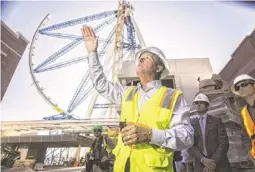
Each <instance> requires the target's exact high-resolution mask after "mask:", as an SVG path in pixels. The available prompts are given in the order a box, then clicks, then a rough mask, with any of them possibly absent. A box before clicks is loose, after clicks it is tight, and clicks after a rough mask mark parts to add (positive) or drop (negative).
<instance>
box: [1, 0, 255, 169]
mask: <svg viewBox="0 0 255 172" xmlns="http://www.w3.org/2000/svg"><path fill="white" fill-rule="evenodd" d="M116 4H117V10H114V11H105V12H101V13H98V14H93V15H90V16H86V17H81V18H77V19H72V20H69V21H61V22H59V23H56V24H53V25H50V26H49V25H48V21H49V20H50V14H47V15H46V16H45V18H43V19H42V21H41V22H39V23H38V28H37V29H36V31H35V33H34V36H33V39H32V40H30V45H29V46H30V47H29V70H30V73H29V75H31V78H32V80H33V86H34V87H35V88H36V90H37V91H38V93H39V95H40V96H41V97H42V98H43V99H44V100H45V101H46V102H47V103H48V104H49V106H51V107H52V108H53V109H54V111H55V112H56V114H57V115H53V116H48V117H45V118H43V119H41V120H33V121H3V122H1V164H2V165H1V167H2V171H18V170H20V171H84V170H85V166H84V163H85V154H86V153H87V152H88V151H89V147H90V146H91V144H92V142H93V140H94V135H93V126H94V125H96V124H99V125H101V126H102V127H103V135H107V136H108V137H110V138H111V139H112V140H113V142H114V143H116V140H117V137H118V134H119V122H120V117H119V113H120V112H119V110H118V109H117V107H116V106H115V105H114V104H112V103H111V102H109V101H107V100H102V98H100V97H99V94H98V93H97V91H95V90H94V89H93V86H92V84H91V83H89V74H88V71H86V72H84V75H83V78H81V81H80V83H79V85H78V88H77V90H76V91H75V92H74V94H73V97H72V99H71V101H70V103H69V105H68V107H60V106H59V105H58V104H57V102H54V99H52V98H51V97H50V96H49V95H47V93H46V92H45V91H44V88H43V87H42V85H41V82H40V81H39V80H38V76H40V75H41V74H42V73H43V72H49V71H53V70H58V69H61V68H65V67H67V66H71V65H75V64H78V63H82V62H86V61H87V57H88V56H87V55H86V56H81V57H78V58H74V59H71V60H70V59H69V60H66V61H62V62H58V61H56V60H57V59H59V58H61V57H62V56H64V54H66V53H67V52H70V51H72V49H74V48H75V47H76V46H77V45H79V44H81V43H82V42H83V38H82V36H79V35H71V34H64V33H60V32H59V30H60V29H64V28H69V27H72V26H75V25H80V26H81V25H83V24H85V23H89V22H94V23H93V29H94V30H95V32H96V33H98V34H100V31H101V30H104V29H105V28H107V29H105V32H108V31H109V32H108V36H107V37H106V38H105V39H101V37H100V38H99V59H101V60H102V57H104V60H103V61H101V63H102V65H103V68H104V71H105V73H106V74H108V75H109V78H110V79H111V80H112V81H113V82H120V83H122V84H123V85H127V86H136V85H137V84H138V83H139V78H138V77H137V75H136V72H135V68H136V62H135V52H136V51H137V50H138V49H140V48H141V47H146V42H145V41H144V39H143V36H142V32H141V31H140V30H139V25H138V24H137V23H136V20H135V18H134V16H133V12H134V8H135V7H133V6H132V5H131V3H129V2H127V1H122V0H120V1H118V3H116ZM104 35H105V33H104ZM41 37H51V38H54V39H65V40H69V43H68V44H66V45H64V46H63V47H62V48H61V49H59V50H57V51H56V52H54V53H52V55H50V56H49V57H48V58H46V59H45V60H43V61H42V62H41V63H39V64H38V63H35V61H34V59H35V58H36V57H37V54H36V48H37V47H36V45H37V43H38V41H40V39H41ZM247 44H249V45H250V46H248V45H247ZM247 47H248V48H251V49H252V50H250V51H249V52H250V53H244V54H245V56H246V58H245V60H246V62H244V63H242V64H244V65H243V66H239V68H241V69H242V70H239V73H238V72H237V73H232V72H226V71H229V68H228V66H229V65H231V64H232V63H233V61H235V60H232V61H231V62H229V63H228V64H227V65H226V66H225V67H224V69H223V70H222V71H221V72H220V73H219V74H214V73H213V70H212V67H211V64H210V61H209V58H189V59H167V62H168V64H169V66H170V74H169V75H168V76H167V77H166V78H164V79H163V80H162V84H163V85H164V86H166V87H169V88H174V89H179V90H182V91H183V95H184V98H185V100H186V101H187V104H188V106H189V108H190V114H191V115H193V114H195V108H194V106H193V104H192V102H193V100H194V97H195V96H196V95H198V94H199V93H203V94H205V95H207V96H208V97H209V99H210V102H211V105H210V107H209V111H208V114H209V115H213V116H216V117H219V118H221V119H222V122H223V123H224V125H225V127H226V130H227V134H228V139H229V145H230V146H229V150H228V158H229V161H230V163H231V166H232V168H233V171H234V170H235V171H234V172H238V171H240V172H248V171H249V170H250V171H254V168H255V164H254V163H253V162H252V161H251V160H250V159H249V157H248V154H247V152H245V150H244V149H243V146H242V141H241V116H240V110H241V109H242V107H243V106H244V102H243V101H242V100H240V99H239V98H238V97H236V96H235V95H234V94H233V93H232V92H231V90H230V83H231V82H232V81H233V78H234V77H235V76H237V75H238V74H241V73H242V72H243V71H245V73H247V74H250V75H252V76H254V73H255V72H254V69H255V68H254V66H255V30H254V31H253V32H252V33H251V34H250V35H248V36H247V37H245V39H244V40H243V42H242V43H241V44H240V46H239V47H238V48H237V49H236V50H235V51H234V50H233V51H234V53H233V54H232V58H233V59H236V61H238V60H237V57H236V54H238V56H242V54H241V53H242V52H244V51H246V52H247ZM238 58H240V57H238ZM239 61H240V60H239ZM53 62H55V63H53ZM230 63H231V64H230ZM248 63H249V66H247V65H245V64H248ZM238 64H239V62H238ZM234 66H235V65H234ZM227 73H231V77H229V75H228V74H227ZM232 74H233V75H232ZM89 95H90V100H87V99H88V98H87V97H88V96H89ZM98 99H100V100H98ZM85 100H87V101H89V106H88V108H87V110H86V117H85V119H77V118H75V117H74V116H73V115H72V114H73V111H74V109H76V108H77V107H78V106H79V105H80V104H81V103H82V102H84V101H85ZM98 109H99V110H100V113H101V114H103V115H101V116H103V117H98V118H91V116H92V113H93V111H94V112H95V111H98Z"/></svg>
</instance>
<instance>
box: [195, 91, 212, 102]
mask: <svg viewBox="0 0 255 172" xmlns="http://www.w3.org/2000/svg"><path fill="white" fill-rule="evenodd" d="M194 102H207V103H208V104H210V102H209V99H208V97H207V96H206V95H204V94H202V93H200V94H198V95H197V97H196V98H195V100H194Z"/></svg>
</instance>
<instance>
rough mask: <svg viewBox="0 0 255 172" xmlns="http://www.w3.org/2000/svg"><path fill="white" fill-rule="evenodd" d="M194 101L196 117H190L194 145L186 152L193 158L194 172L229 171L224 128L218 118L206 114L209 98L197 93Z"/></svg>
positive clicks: (227, 145)
mask: <svg viewBox="0 0 255 172" xmlns="http://www.w3.org/2000/svg"><path fill="white" fill-rule="evenodd" d="M194 103H195V105H196V111H197V114H198V117H197V118H191V125H192V126H193V128H194V131H195V135H194V145H193V146H192V147H191V148H190V149H188V153H189V154H190V155H191V157H193V158H194V160H195V164H194V168H195V171H196V172H231V171H232V170H231V166H230V163H229V160H228V157H227V152H228V148H229V142H228V136H227V132H226V129H225V127H224V125H223V123H222V121H221V119H220V118H216V117H213V116H211V115H208V113H207V111H208V107H209V104H210V102H209V99H208V97H207V96H206V95H204V94H199V95H198V96H197V97H196V98H195V100H194Z"/></svg>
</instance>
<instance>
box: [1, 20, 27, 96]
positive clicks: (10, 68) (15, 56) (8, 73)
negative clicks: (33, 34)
mask: <svg viewBox="0 0 255 172" xmlns="http://www.w3.org/2000/svg"><path fill="white" fill-rule="evenodd" d="M27 44H28V40H27V39H26V38H25V37H24V36H23V35H21V34H20V33H19V32H17V33H15V32H14V31H13V30H11V29H10V28H9V27H8V26H7V25H6V24H5V23H4V22H3V21H2V20H1V101H2V99H3V97H4V95H5V92H6V90H7V88H8V86H9V84H10V82H11V79H12V76H13V74H14V72H15V70H16V68H17V66H18V64H19V61H20V59H21V57H22V55H23V53H24V51H25V49H26V47H27Z"/></svg>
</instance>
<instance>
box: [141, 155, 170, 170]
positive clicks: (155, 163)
mask: <svg viewBox="0 0 255 172" xmlns="http://www.w3.org/2000/svg"><path fill="white" fill-rule="evenodd" d="M144 161H145V163H146V164H147V165H148V166H149V167H152V168H153V167H154V168H157V167H161V168H164V167H167V166H168V165H169V157H167V156H165V155H155V154H145V155H144Z"/></svg>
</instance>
